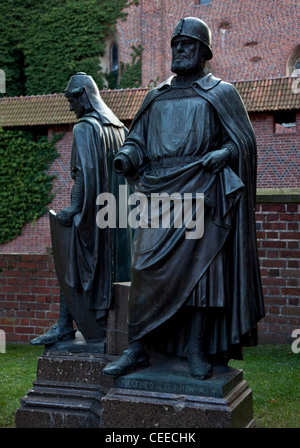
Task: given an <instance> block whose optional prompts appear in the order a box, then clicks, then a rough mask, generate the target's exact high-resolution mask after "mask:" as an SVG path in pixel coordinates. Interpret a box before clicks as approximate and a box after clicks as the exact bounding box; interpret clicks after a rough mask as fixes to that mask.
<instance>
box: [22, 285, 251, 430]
mask: <svg viewBox="0 0 300 448" xmlns="http://www.w3.org/2000/svg"><path fill="white" fill-rule="evenodd" d="M129 287H130V284H128V283H124V284H123V283H120V284H116V285H115V290H114V291H115V295H114V300H113V303H112V308H111V310H110V311H109V316H108V326H107V338H106V347H104V346H103V344H102V345H101V344H99V343H90V342H89V343H87V342H86V341H85V340H84V339H83V338H82V337H81V335H80V333H78V332H77V336H76V339H75V340H74V341H69V342H61V343H59V344H56V345H55V346H53V347H50V348H47V350H45V352H44V353H43V355H42V356H41V357H40V358H39V359H38V364H37V377H36V381H35V382H34V383H33V388H32V389H31V390H29V391H28V393H27V395H26V396H25V397H23V398H22V400H21V407H20V408H19V409H18V410H17V413H16V426H17V427H18V428H245V427H252V426H254V421H253V417H252V392H251V390H250V389H249V387H248V384H247V383H246V381H244V380H243V373H242V371H241V370H236V369H232V368H227V367H214V372H213V376H212V378H210V379H208V380H205V381H201V380H199V379H196V378H192V377H191V375H190V373H189V369H188V366H187V362H186V361H185V360H184V359H180V358H173V357H169V358H166V357H162V358H160V359H159V358H153V357H152V358H151V365H150V366H149V367H148V368H146V369H142V370H139V371H136V372H133V373H131V374H129V375H126V376H123V377H120V378H118V379H114V380H113V379H110V378H107V377H104V376H103V375H102V373H101V372H102V369H103V368H104V367H105V366H106V365H107V364H108V363H109V362H110V361H112V360H114V359H116V355H120V354H121V353H122V352H123V350H124V349H126V348H127V346H128V337H127V301H128V293H129Z"/></svg>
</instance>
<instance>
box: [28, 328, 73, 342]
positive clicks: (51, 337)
mask: <svg viewBox="0 0 300 448" xmlns="http://www.w3.org/2000/svg"><path fill="white" fill-rule="evenodd" d="M75 333H76V330H75V329H74V328H73V329H65V330H60V329H59V327H58V325H57V324H54V325H53V326H52V327H51V328H50V330H49V331H47V333H45V334H42V335H40V336H38V337H36V338H35V339H32V341H30V344H31V345H49V344H55V343H56V342H59V341H67V340H69V339H74V338H75Z"/></svg>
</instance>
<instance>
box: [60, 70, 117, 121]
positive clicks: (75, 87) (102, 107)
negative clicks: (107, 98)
mask: <svg viewBox="0 0 300 448" xmlns="http://www.w3.org/2000/svg"><path fill="white" fill-rule="evenodd" d="M83 90H85V91H86V94H87V96H88V99H89V101H90V103H91V105H92V107H93V109H94V110H95V111H96V112H97V113H98V115H99V117H100V119H101V120H102V122H103V123H111V124H113V125H114V126H117V127H123V126H124V125H123V123H121V122H120V120H119V119H118V118H117V117H116V116H115V114H114V113H113V112H112V110H111V109H110V108H109V107H108V106H107V105H106V104H105V102H104V101H103V99H102V98H101V95H100V92H99V89H98V87H97V84H96V83H95V81H94V79H93V78H92V77H91V76H89V75H87V74H86V73H84V72H78V73H76V74H75V75H73V76H71V78H70V80H69V83H68V85H67V87H66V89H65V95H68V94H69V95H74V96H76V95H80V94H81V93H82V92H83Z"/></svg>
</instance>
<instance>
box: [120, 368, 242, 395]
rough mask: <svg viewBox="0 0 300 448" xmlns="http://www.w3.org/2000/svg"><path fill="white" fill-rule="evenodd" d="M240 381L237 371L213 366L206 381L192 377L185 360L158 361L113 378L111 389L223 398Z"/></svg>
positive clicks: (240, 377) (239, 374) (239, 371)
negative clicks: (144, 367)
mask: <svg viewBox="0 0 300 448" xmlns="http://www.w3.org/2000/svg"><path fill="white" fill-rule="evenodd" d="M242 379H243V373H242V371H241V370H236V369H232V368H230V367H221V366H218V367H215V368H214V373H213V376H212V377H211V378H210V379H208V380H200V379H198V378H193V377H192V376H191V375H190V373H189V370H188V366H187V363H186V361H185V360H178V361H176V362H174V360H173V361H166V362H158V363H156V364H154V365H152V366H150V367H148V368H146V369H143V370H140V371H137V372H134V373H131V374H129V375H125V376H122V377H120V378H117V379H116V380H115V381H114V387H116V388H119V389H131V390H134V389H135V390H145V391H149V392H151V391H153V392H163V393H172V394H179V395H180V394H183V395H198V396H204V397H214V398H218V397H219V398H223V397H224V396H225V395H226V394H228V393H229V392H230V391H231V390H232V389H233V388H234V387H235V386H236V385H237V384H238V383H239V382H240V381H242Z"/></svg>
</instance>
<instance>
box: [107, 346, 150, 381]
mask: <svg viewBox="0 0 300 448" xmlns="http://www.w3.org/2000/svg"><path fill="white" fill-rule="evenodd" d="M148 366H149V357H148V355H147V353H146V351H145V348H144V344H143V343H142V342H141V341H135V342H132V343H131V344H129V348H128V349H127V350H125V351H124V352H123V354H122V356H121V357H120V358H119V359H118V360H117V361H113V362H111V363H109V364H108V365H107V366H106V367H105V368H104V369H103V370H102V375H104V376H110V377H115V378H116V377H119V376H122V375H125V374H127V373H129V372H132V371H134V370H136V369H141V368H144V367H148Z"/></svg>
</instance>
